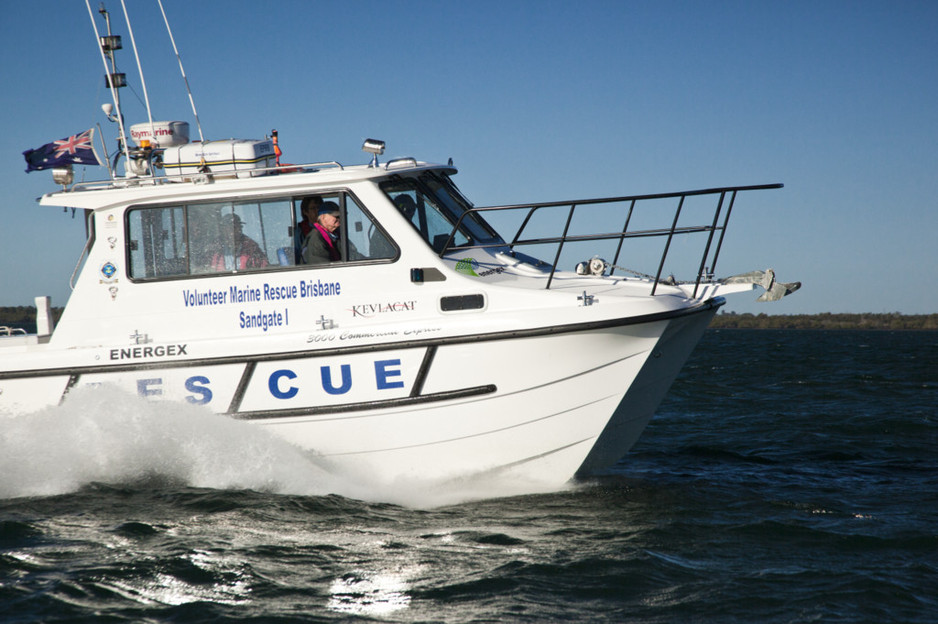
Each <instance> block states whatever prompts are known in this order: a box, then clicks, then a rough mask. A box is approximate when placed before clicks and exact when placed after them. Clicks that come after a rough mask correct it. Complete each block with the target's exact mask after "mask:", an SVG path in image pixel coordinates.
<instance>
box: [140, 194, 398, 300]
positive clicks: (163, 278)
mask: <svg viewBox="0 0 938 624" xmlns="http://www.w3.org/2000/svg"><path fill="white" fill-rule="evenodd" d="M310 195H321V196H330V195H333V196H335V195H338V196H339V198H340V200H341V201H339V210H340V213H341V222H342V223H343V224H344V223H345V221H346V219H345V217H346V215H347V212H346V206H347V204H346V197H348V196H351V198H352V200H353V201H354V202H355V204H356V205H357V206H358V208H359V210H361V212H362V214H364V215H365V217H367V219H368V220H370V221H371V223H373V224H374V226H375V228H376V229H378V230H379V231H380V232H381V233H382V234H383V235H384V237H385V238H386V239H387V240H388V242H389V243H390V245H391V246H392V248H393V249H394V254H393V256H391V257H382V258H359V259H355V260H338V261H334V262H329V263H327V264H288V265H283V264H275V263H270V264H268V266H266V267H262V268H258V269H249V270H244V269H242V270H221V271H215V272H207V273H193V272H192V268H191V258H190V255H191V250H190V249H188V248H187V250H186V254H187V272H186V273H182V274H174V275H158V276H152V277H145V276H135V275H133V273H132V268H133V263H132V258H131V244H130V243H131V240H132V239H131V235H130V226H131V223H130V221H131V218H132V215H133V213H134V212H137V211H141V210H163V209H166V208H181V209H182V210H183V216H184V224H183V228H184V230H185V241H186V244H187V245H188V244H189V232H188V228H189V216H188V209H189V207H190V206H200V205H211V204H225V203H227V204H233V205H238V204H251V203H263V202H265V201H266V202H271V203H273V202H277V201H283V202H289V204H290V237H291V239H292V238H293V237H294V236H295V233H296V231H297V228H298V227H299V222H298V220H297V216H298V214H299V208H300V202H301V201H302V199H303V198H304V197H307V196H310ZM301 218H302V217H301ZM122 221H123V223H122V225H123V237H124V267H125V269H124V275H125V277H126V278H127V280H128V281H129V282H131V283H133V284H152V283H158V282H167V281H179V280H191V279H203V278H212V277H231V276H242V275H249V276H254V275H269V274H271V273H274V274H279V273H285V272H292V271H315V270H322V269H337V268H342V267H347V266H362V265H376V264H391V263H394V262H397V261H398V260H399V259H400V257H401V249H400V245H399V244H398V243H397V242H396V241H395V240H394V238H393V237H392V236H391V235H390V234H389V233H388V231H387V230H386V229H385V228H384V227H382V225H381V223H380V221H379V220H378V219H376V218H375V217H374V215H373V214H372V212H371V211H370V210H368V207H367V205H366V204H365V202H363V201H362V200H361V198H360V197H359V196H358V195H357V194H356V193H355V192H354V191H353V190H352V188H350V187H348V186H339V187H330V188H311V189H308V190H306V191H291V192H288V193H280V194H278V193H264V194H254V195H243V196H242V195H238V196H230V195H229V196H222V197H215V198H212V199H197V200H195V201H185V200H181V201H158V202H154V203H137V204H128V205H127V206H125V208H124V211H123V219H122ZM341 244H342V248H343V249H345V250H347V249H348V235H347V233H346V232H345V228H344V227H343V228H342V236H341Z"/></svg>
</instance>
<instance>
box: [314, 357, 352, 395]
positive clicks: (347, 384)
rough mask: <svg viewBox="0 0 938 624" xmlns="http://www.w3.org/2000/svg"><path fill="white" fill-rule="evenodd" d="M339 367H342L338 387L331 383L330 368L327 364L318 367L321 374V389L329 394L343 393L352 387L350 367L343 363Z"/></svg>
mask: <svg viewBox="0 0 938 624" xmlns="http://www.w3.org/2000/svg"><path fill="white" fill-rule="evenodd" d="M340 368H341V369H342V385H341V386H340V387H338V388H336V387H335V386H333V385H332V369H331V368H329V367H328V366H322V367H320V369H319V371H320V374H321V375H322V389H323V390H325V391H326V392H328V393H329V394H345V393H346V392H348V391H349V390H351V389H352V367H351V366H349V365H348V364H343V365H342V366H341V367H340Z"/></svg>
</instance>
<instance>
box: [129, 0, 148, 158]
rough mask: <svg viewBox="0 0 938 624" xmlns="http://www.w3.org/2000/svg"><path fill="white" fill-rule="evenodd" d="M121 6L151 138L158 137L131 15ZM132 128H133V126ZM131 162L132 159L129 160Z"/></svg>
mask: <svg viewBox="0 0 938 624" xmlns="http://www.w3.org/2000/svg"><path fill="white" fill-rule="evenodd" d="M121 7H122V8H123V9H124V20H125V21H126V22H127V32H128V33H130V45H131V46H133V49H134V58H136V59H137V73H138V74H140V86H141V87H142V88H143V101H144V102H145V103H146V105H147V119H148V120H149V122H150V138H151V139H155V138H156V130H155V129H154V128H153V113H151V112H150V96H149V95H148V94H147V82H146V80H144V79H143V67H142V66H141V65H140V54H139V53H138V52H137V41H136V40H135V39H134V29H133V27H132V26H131V25H130V15H128V14H127V4H126V2H124V0H121ZM131 129H132V128H131ZM127 163H128V164H130V160H129V159H128V161H127Z"/></svg>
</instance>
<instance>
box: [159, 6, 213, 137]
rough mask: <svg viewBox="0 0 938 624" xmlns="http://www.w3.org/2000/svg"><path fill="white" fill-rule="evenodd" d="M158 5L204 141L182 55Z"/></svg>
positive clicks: (161, 8) (164, 12)
mask: <svg viewBox="0 0 938 624" xmlns="http://www.w3.org/2000/svg"><path fill="white" fill-rule="evenodd" d="M157 3H158V4H159V5H160V12H161V13H163V21H164V22H165V23H166V32H168V33H169V40H170V41H171V42H172V44H173V52H175V53H176V60H177V61H179V72H180V73H181V74H182V80H183V82H185V83H186V93H188V94H189V104H191V105H192V114H193V115H195V125H196V127H197V128H198V129H199V139H200V140H201V141H202V142H203V143H205V137H204V136H202V124H201V123H200V122H199V113H198V112H196V110H195V100H193V99H192V90H191V89H190V88H189V79H188V78H186V70H185V68H183V66H182V57H180V56H179V49H178V48H177V47H176V40H175V39H174V38H173V30H172V29H171V28H170V27H169V20H168V19H166V11H164V10H163V0H157Z"/></svg>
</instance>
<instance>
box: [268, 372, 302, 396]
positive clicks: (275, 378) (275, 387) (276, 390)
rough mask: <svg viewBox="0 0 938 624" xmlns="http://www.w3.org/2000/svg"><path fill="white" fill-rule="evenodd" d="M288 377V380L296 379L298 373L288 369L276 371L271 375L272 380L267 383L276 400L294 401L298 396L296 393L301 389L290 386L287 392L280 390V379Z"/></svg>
mask: <svg viewBox="0 0 938 624" xmlns="http://www.w3.org/2000/svg"><path fill="white" fill-rule="evenodd" d="M281 377H286V378H287V379H296V373H294V372H293V371H291V370H288V369H286V368H283V369H280V370H277V371H274V372H272V373H271V374H270V379H269V380H268V382H267V386H268V387H269V388H270V393H271V394H272V395H273V396H274V398H276V399H292V398H293V397H295V396H296V393H297V392H299V391H300V390H299V388H297V387H296V386H290V387H289V388H288V389H286V390H281V389H280V378H281Z"/></svg>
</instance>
